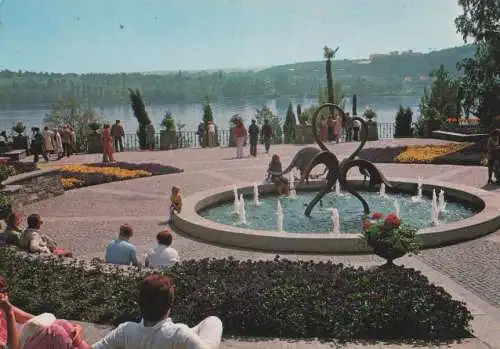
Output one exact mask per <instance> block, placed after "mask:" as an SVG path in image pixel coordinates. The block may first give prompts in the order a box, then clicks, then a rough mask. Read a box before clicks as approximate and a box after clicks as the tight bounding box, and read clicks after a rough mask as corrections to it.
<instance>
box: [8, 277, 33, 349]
mask: <svg viewBox="0 0 500 349" xmlns="http://www.w3.org/2000/svg"><path fill="white" fill-rule="evenodd" d="M0 309H1V310H2V311H0V348H2V349H3V348H7V347H8V348H9V349H13V348H20V347H19V335H18V334H19V332H21V331H20V330H21V327H20V326H22V325H24V324H25V323H26V322H27V321H29V320H31V319H32V318H33V315H31V314H29V313H26V312H24V311H22V310H21V309H19V308H17V307H15V306H14V305H12V304H11V303H10V301H9V294H8V284H7V282H6V281H5V279H4V278H3V277H2V276H0ZM6 346H7V347H6Z"/></svg>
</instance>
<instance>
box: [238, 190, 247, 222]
mask: <svg viewBox="0 0 500 349" xmlns="http://www.w3.org/2000/svg"><path fill="white" fill-rule="evenodd" d="M239 203H240V204H239V207H240V212H239V216H240V222H241V224H248V223H247V211H246V209H245V198H244V197H243V194H240V201H239Z"/></svg>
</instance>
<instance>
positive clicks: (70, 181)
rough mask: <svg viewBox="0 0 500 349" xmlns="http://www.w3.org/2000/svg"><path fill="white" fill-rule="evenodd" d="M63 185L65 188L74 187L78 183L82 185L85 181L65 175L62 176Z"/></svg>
mask: <svg viewBox="0 0 500 349" xmlns="http://www.w3.org/2000/svg"><path fill="white" fill-rule="evenodd" d="M61 182H62V185H63V187H64V189H66V190H68V189H73V188H75V187H76V186H78V185H81V184H82V183H83V182H82V181H81V180H79V179H78V178H75V177H63V178H61Z"/></svg>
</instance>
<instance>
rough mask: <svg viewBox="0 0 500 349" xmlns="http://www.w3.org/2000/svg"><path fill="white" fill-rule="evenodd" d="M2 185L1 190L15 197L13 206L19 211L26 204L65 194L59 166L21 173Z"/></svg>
mask: <svg viewBox="0 0 500 349" xmlns="http://www.w3.org/2000/svg"><path fill="white" fill-rule="evenodd" d="M2 186H5V187H4V188H3V189H2V190H1V192H3V193H5V194H7V195H9V196H11V197H12V198H13V203H12V207H13V209H14V210H15V211H18V212H19V211H21V210H22V207H23V206H24V205H28V204H31V203H34V202H37V201H41V200H45V199H49V198H51V197H54V196H59V195H62V194H64V187H63V184H62V181H61V176H60V174H59V169H57V168H49V169H44V170H37V171H31V172H26V173H21V174H18V175H15V176H12V177H9V178H7V179H6V180H5V181H3V182H2Z"/></svg>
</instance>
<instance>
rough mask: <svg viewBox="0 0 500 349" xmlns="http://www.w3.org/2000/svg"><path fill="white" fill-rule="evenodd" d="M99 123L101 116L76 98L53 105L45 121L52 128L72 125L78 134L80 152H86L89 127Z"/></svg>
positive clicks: (59, 101) (77, 141)
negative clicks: (84, 147)
mask: <svg viewBox="0 0 500 349" xmlns="http://www.w3.org/2000/svg"><path fill="white" fill-rule="evenodd" d="M99 121H100V118H99V116H98V115H97V113H96V112H95V110H94V109H93V108H92V107H91V106H90V105H86V106H82V105H81V104H80V103H79V102H78V101H77V100H76V99H74V98H68V99H64V100H58V101H57V102H55V103H53V104H52V108H51V110H50V112H49V113H47V114H46V115H45V118H44V119H43V122H44V123H45V124H48V125H50V126H52V127H61V126H65V125H71V126H72V127H73V129H74V130H75V133H76V143H77V148H78V151H85V150H86V149H83V146H84V144H85V140H86V139H87V135H88V134H89V125H90V124H92V123H94V122H99Z"/></svg>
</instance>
